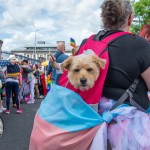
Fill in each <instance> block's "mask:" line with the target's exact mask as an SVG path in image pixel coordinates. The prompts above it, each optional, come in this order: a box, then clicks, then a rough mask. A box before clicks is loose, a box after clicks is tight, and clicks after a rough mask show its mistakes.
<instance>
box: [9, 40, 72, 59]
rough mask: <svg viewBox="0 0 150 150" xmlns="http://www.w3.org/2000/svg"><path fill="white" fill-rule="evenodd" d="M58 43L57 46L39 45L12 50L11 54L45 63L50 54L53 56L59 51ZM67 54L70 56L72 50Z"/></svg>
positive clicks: (67, 50) (68, 50)
mask: <svg viewBox="0 0 150 150" xmlns="http://www.w3.org/2000/svg"><path fill="white" fill-rule="evenodd" d="M57 43H58V42H57ZM57 43H56V44H55V45H51V44H46V43H37V44H36V46H35V45H25V46H24V47H21V48H17V49H13V50H11V53H13V54H18V55H22V56H25V57H28V58H32V59H37V60H40V61H45V60H48V59H49V54H53V53H55V52H56V51H57ZM66 54H68V55H70V54H71V49H66Z"/></svg>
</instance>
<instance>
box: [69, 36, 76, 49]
mask: <svg viewBox="0 0 150 150" xmlns="http://www.w3.org/2000/svg"><path fill="white" fill-rule="evenodd" d="M70 46H72V47H75V46H76V43H75V39H73V38H70Z"/></svg>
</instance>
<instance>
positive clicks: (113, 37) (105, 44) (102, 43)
mask: <svg viewBox="0 0 150 150" xmlns="http://www.w3.org/2000/svg"><path fill="white" fill-rule="evenodd" d="M128 34H131V33H129V32H123V31H120V32H116V33H113V34H111V35H109V36H107V37H105V38H104V39H102V40H100V41H97V40H94V36H95V35H91V36H90V37H89V38H88V39H87V41H86V42H85V43H84V44H83V45H82V46H81V47H80V49H79V51H78V52H77V54H82V53H83V51H84V50H87V49H91V47H93V45H95V47H99V48H97V49H98V51H97V52H96V54H97V55H98V56H101V55H102V53H103V52H104V51H105V50H107V47H108V44H109V43H111V42H112V41H114V40H116V39H118V38H120V37H122V36H124V35H128ZM87 43H88V44H87ZM99 49H100V51H99Z"/></svg>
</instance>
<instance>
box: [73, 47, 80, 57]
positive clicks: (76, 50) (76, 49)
mask: <svg viewBox="0 0 150 150" xmlns="http://www.w3.org/2000/svg"><path fill="white" fill-rule="evenodd" d="M79 48H80V47H79V46H76V47H73V48H72V55H73V56H75V55H76V54H77V52H78V50H79Z"/></svg>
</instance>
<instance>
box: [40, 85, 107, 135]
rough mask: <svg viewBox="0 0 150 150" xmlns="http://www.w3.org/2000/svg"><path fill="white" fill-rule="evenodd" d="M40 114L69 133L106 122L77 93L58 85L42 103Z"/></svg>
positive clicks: (53, 86)
mask: <svg viewBox="0 0 150 150" xmlns="http://www.w3.org/2000/svg"><path fill="white" fill-rule="evenodd" d="M38 114H39V115H40V117H42V118H43V119H44V120H45V121H47V122H49V123H51V124H53V125H55V126H57V127H59V128H61V129H64V130H66V131H68V132H74V131H80V130H85V129H88V128H91V127H94V126H97V125H99V124H101V123H103V122H104V121H103V119H102V118H101V116H100V115H98V113H97V112H95V111H94V110H93V109H92V108H91V107H90V106H89V105H88V104H86V103H85V102H84V101H83V99H82V98H81V97H80V96H79V95H78V94H77V93H75V92H73V91H71V90H69V89H67V88H65V87H62V86H59V85H56V84H53V85H52V88H51V90H50V91H49V93H48V94H47V96H46V98H45V99H44V100H43V102H42V103H41V106H40V108H39V110H38Z"/></svg>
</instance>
